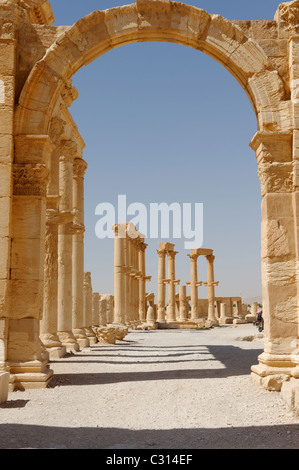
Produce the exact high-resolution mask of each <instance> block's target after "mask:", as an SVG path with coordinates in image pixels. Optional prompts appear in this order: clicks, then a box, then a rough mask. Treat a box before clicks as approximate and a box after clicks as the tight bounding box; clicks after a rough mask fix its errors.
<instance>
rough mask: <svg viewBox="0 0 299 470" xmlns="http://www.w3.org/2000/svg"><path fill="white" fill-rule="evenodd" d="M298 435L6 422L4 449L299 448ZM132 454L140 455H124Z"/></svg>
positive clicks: (294, 430) (0, 443) (297, 427)
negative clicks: (74, 426)
mask: <svg viewBox="0 0 299 470" xmlns="http://www.w3.org/2000/svg"><path fill="white" fill-rule="evenodd" d="M298 435H299V424H292V425H274V426H269V425H268V426H256V427H254V426H248V427H228V428H213V429H209V428H200V427H199V428H187V429H182V428H180V429H167V430H161V429H150V430H149V429H141V430H130V429H122V428H98V427H92V423H91V425H90V427H88V428H86V427H85V428H84V427H81V428H68V427H51V426H38V425H22V424H2V425H0V436H1V439H0V448H1V449H26V448H27V449H113V450H112V451H111V452H110V454H112V455H113V452H116V454H117V451H116V449H150V450H151V453H154V452H153V450H154V449H174V450H176V451H178V450H179V449H298V448H299V442H298ZM110 454H109V455H110ZM132 454H133V455H138V454H134V452H132V451H131V453H128V454H124V455H132ZM121 455H123V453H121ZM30 458H31V456H30ZM100 458H101V454H98V455H97V460H96V462H97V466H98V465H99V464H100V463H101V462H100Z"/></svg>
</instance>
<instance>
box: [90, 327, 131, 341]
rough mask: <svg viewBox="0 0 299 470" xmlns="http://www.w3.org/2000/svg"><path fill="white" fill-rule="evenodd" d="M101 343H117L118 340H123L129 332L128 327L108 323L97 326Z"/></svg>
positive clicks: (96, 329)
mask: <svg viewBox="0 0 299 470" xmlns="http://www.w3.org/2000/svg"><path fill="white" fill-rule="evenodd" d="M95 331H96V334H97V338H98V340H99V342H100V343H108V344H115V342H116V340H118V341H122V340H123V339H124V337H125V336H126V335H127V334H128V328H126V327H124V326H123V325H107V326H100V327H97V328H95Z"/></svg>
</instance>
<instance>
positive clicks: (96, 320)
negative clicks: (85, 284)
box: [92, 292, 100, 326]
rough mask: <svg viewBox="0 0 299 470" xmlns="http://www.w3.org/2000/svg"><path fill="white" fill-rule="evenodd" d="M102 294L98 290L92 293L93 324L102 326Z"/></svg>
mask: <svg viewBox="0 0 299 470" xmlns="http://www.w3.org/2000/svg"><path fill="white" fill-rule="evenodd" d="M99 302H100V294H99V293H98V292H93V293H92V325H93V326H100V305H99Z"/></svg>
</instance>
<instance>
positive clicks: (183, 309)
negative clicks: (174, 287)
mask: <svg viewBox="0 0 299 470" xmlns="http://www.w3.org/2000/svg"><path fill="white" fill-rule="evenodd" d="M179 302H180V318H179V319H180V321H183V322H185V321H188V303H187V294H186V286H180V287H179Z"/></svg>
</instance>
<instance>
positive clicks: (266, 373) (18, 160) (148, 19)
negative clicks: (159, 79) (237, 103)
mask: <svg viewBox="0 0 299 470" xmlns="http://www.w3.org/2000/svg"><path fill="white" fill-rule="evenodd" d="M32 1H33V0H32ZM30 3H31V2H30ZM297 3H298V2H292V5H293V6H292V10H291V11H290V15H289V16H288V15H286V14H285V11H284V10H281V11H283V15H282V16H279V15H278V16H277V20H275V21H276V26H275V28H276V34H277V31H278V30H279V28H280V26H281V25H282V34H283V35H284V36H283V37H284V38H285V39H286V38H287V39H288V40H289V43H288V46H287V47H288V48H289V49H288V51H289V52H290V51H291V52H292V57H293V62H292V63H291V61H289V62H288V63H287V67H288V70H289V72H290V87H291V90H290V89H289V88H288V84H287V81H285V82H284V81H283V80H282V78H281V76H280V73H279V72H278V70H279V67H277V68H276V67H275V61H273V62H272V60H270V57H268V56H267V53H266V52H265V51H266V49H265V50H264V49H263V48H262V47H261V46H260V45H259V43H258V41H255V40H253V39H252V38H251V37H249V36H250V35H248V36H247V35H246V34H245V32H244V31H243V30H242V29H241V28H240V27H239V26H238V25H237V24H235V23H234V22H233V21H229V20H226V19H224V18H222V17H221V16H219V15H210V14H208V13H207V12H205V11H204V10H200V9H198V8H195V7H192V6H189V5H185V4H183V3H179V2H176V1H170V0H137V1H136V4H132V5H126V6H122V7H118V8H113V9H110V10H106V11H95V12H93V13H91V14H90V15H88V16H86V17H84V18H82V19H81V20H79V21H78V22H77V23H75V24H74V25H73V26H71V27H64V28H62V31H63V32H62V34H61V35H60V36H59V37H58V38H57V39H56V40H55V42H54V43H53V44H52V45H51V46H50V47H49V48H48V50H47V52H46V53H45V55H44V56H43V57H42V58H41V59H40V60H38V61H37V62H36V63H35V65H34V66H33V68H32V70H31V72H30V74H29V76H28V78H27V81H26V83H25V84H24V86H23V89H22V91H21V94H20V97H19V100H18V104H17V106H16V112H15V120H14V149H15V153H14V165H12V172H13V178H12V180H13V185H12V186H13V187H12V193H13V197H12V200H13V202H12V217H11V226H12V229H11V234H10V237H11V239H12V248H11V253H12V254H11V255H10V260H11V265H12V268H11V270H10V273H9V275H8V279H9V281H10V280H11V279H12V282H11V283H10V289H11V293H12V295H10V296H9V302H7V304H9V315H7V316H8V318H9V332H8V333H7V334H8V339H7V344H8V347H7V349H8V354H7V356H8V360H7V362H8V367H10V372H11V374H14V372H15V373H16V376H17V379H16V380H17V381H18V382H20V383H22V382H24V381H25V382H26V381H27V380H28V378H27V372H28V370H27V367H28V364H29V368H30V367H31V363H32V364H33V366H34V372H33V373H32V376H35V377H33V379H31V378H30V380H34V381H37V382H44V383H45V382H46V381H47V380H48V373H47V372H45V364H46V362H47V360H46V358H45V357H44V356H43V351H42V349H41V347H40V343H39V321H40V319H41V311H42V307H41V302H40V299H41V297H42V295H41V291H42V289H43V275H42V273H41V266H42V263H43V260H44V258H43V257H44V251H43V250H44V246H45V240H44V237H45V231H46V229H45V226H46V222H45V218H46V217H45V213H46V196H47V182H46V175H47V171H46V170H47V168H46V167H47V166H48V163H49V155H52V154H53V152H54V153H56V157H58V158H60V157H63V159H64V162H65V165H68V164H69V160H71V157H72V156H73V155H74V154H76V152H78V153H79V154H80V149H74V148H71V146H70V145H69V144H70V141H71V139H69V137H70V134H71V132H73V131H74V126H73V125H72V123H71V122H70V126H69V127H70V128H71V131H69V133H66V134H65V136H64V140H65V141H64V142H63V144H64V145H65V148H64V149H63V152H64V154H63V155H60V156H59V155H58V153H59V152H60V149H59V148H58V146H57V147H56V143H55V139H53V138H52V137H51V126H53V128H54V127H55V126H57V127H60V126H63V125H64V124H63V123H62V122H60V119H59V117H57V115H55V112H54V111H57V107H58V106H59V102H60V101H61V99H62V100H63V101H64V104H65V105H66V106H69V105H70V104H71V102H72V100H73V99H74V98H76V92H75V90H74V89H73V87H72V84H71V77H72V76H73V75H74V74H75V73H76V72H77V71H78V70H79V69H80V68H81V67H83V66H84V65H88V64H89V63H90V62H92V61H93V60H95V59H96V58H98V57H99V56H100V55H102V54H104V53H106V52H108V51H109V50H111V49H113V48H116V47H119V46H121V45H125V44H128V43H132V42H143V41H166V42H174V43H178V44H181V45H185V46H189V47H192V48H194V49H198V50H199V51H202V52H204V53H206V54H208V55H209V56H211V57H212V58H214V59H215V60H217V61H218V62H219V63H221V64H222V65H223V66H224V67H225V68H226V69H227V70H228V71H229V72H230V73H231V74H232V75H233V76H234V77H235V78H236V80H237V81H238V82H239V83H240V84H241V86H242V87H243V89H244V90H245V92H246V93H247V95H248V97H249V100H250V102H251V104H252V106H253V109H254V111H255V113H256V116H257V127H258V132H257V134H256V136H255V137H254V139H253V141H252V143H251V147H252V148H253V149H254V150H255V151H256V155H257V161H258V171H259V177H260V180H261V187H262V195H263V203H262V219H263V224H262V248H263V249H262V266H263V268H262V269H263V275H262V282H263V297H264V312H265V315H266V316H267V322H265V327H266V328H265V352H264V354H263V355H262V356H261V357H260V358H259V365H257V366H256V367H254V368H253V369H252V370H253V372H254V374H255V375H256V376H257V377H258V380H260V381H261V383H264V384H266V386H267V383H268V384H270V383H271V380H270V379H271V376H273V375H275V376H276V375H277V373H278V372H279V374H280V376H281V377H282V379H281V380H282V381H283V380H284V379H283V377H288V378H289V377H293V378H299V367H298V363H299V360H298V311H299V309H298V298H299V295H298V292H299V287H298V273H297V270H298V268H297V266H298V259H299V254H298V253H299V238H298V233H299V231H298V228H299V220H298V214H299V210H298V207H297V205H298V204H299V198H298V188H299V166H298V163H297V162H296V160H297V161H298V158H299V157H298V149H299V133H298V129H299V125H298V124H297V120H296V117H297V116H296V114H297V107H298V96H299V87H298V83H299V72H297V63H296V57H299V47H298V46H297V43H298V41H291V39H292V34H294V35H295V37H296V35H297V30H296V28H295V30H294V31H295V32H293V30H292V28H289V25H288V22H289V21H290V22H293V21H295V20H296V21H295V23H296V22H297V23H298V24H299V7H298V5H297ZM286 5H288V4H286ZM294 5H295V6H294ZM296 5H297V6H296ZM294 8H295V10H296V8H298V12H297V14H298V21H297V19H296V15H294V12H293V9H294ZM297 23H296V24H297ZM295 26H296V25H295ZM53 37H54V36H53ZM55 37H56V36H55ZM275 37H276V36H274V37H272V35H271V33H270V32H269V35H268V37H267V39H268V40H270V42H271V44H272V40H273V41H274V42H275ZM286 42H287V41H286ZM272 46H274V47H275V44H272ZM297 49H298V50H297ZM285 62H287V59H286V60H285ZM284 65H285V66H286V64H284ZM9 72H10V73H11V71H10V70H9ZM62 107H63V106H62ZM63 117H64V118H66V119H68V117H66V116H65V115H64V116H63ZM54 121H55V122H54ZM74 132H75V131H74ZM53 134H54V137H55V132H54V131H53ZM78 157H79V155H78ZM82 171H83V170H82ZM82 177H83V176H82V175H81V176H80V178H82ZM78 178H79V175H78ZM9 191H11V190H10V189H9ZM10 195H11V194H10ZM53 195H54V196H55V193H53ZM56 195H57V194H56ZM47 202H48V201H47ZM54 202H55V201H53V205H54ZM58 212H59V211H58ZM68 214H70V212H69V211H68V210H65V214H64V215H68ZM54 215H56V214H55V211H54ZM54 218H55V217H54ZM28 221H29V222H28ZM32 221H33V222H34V223H31V222H32ZM66 225H67V224H66ZM77 229H78V230H79V231H80V230H81V229H83V227H81V224H80V221H79V222H78V224H77ZM80 235H81V233H80ZM28 253H29V254H31V253H34V256H32V257H31V258H30V260H28V259H27V258H28V256H27V255H28ZM22 256H23V263H24V265H25V264H26V263H28V265H29V268H28V269H19V264H18V262H19V259H21V258H22ZM26 268H27V265H26ZM10 276H11V277H10ZM5 295H6V294H5ZM19 333H21V335H20V336H19ZM24 333H26V334H24ZM27 333H28V334H27ZM14 337H22V347H20V348H19V350H18V351H17V354H16V351H15V347H14V344H13V338H14ZM27 338H33V339H32V341H31V342H30V348H29V347H28V344H27V342H28V341H27ZM296 366H297V367H296ZM20 371H21V372H20ZM22 373H24V378H22V377H21V375H22ZM267 377H270V379H269V380H268V382H267ZM279 380H280V379H279ZM279 380H278V383H279ZM269 386H270V385H269Z"/></svg>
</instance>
